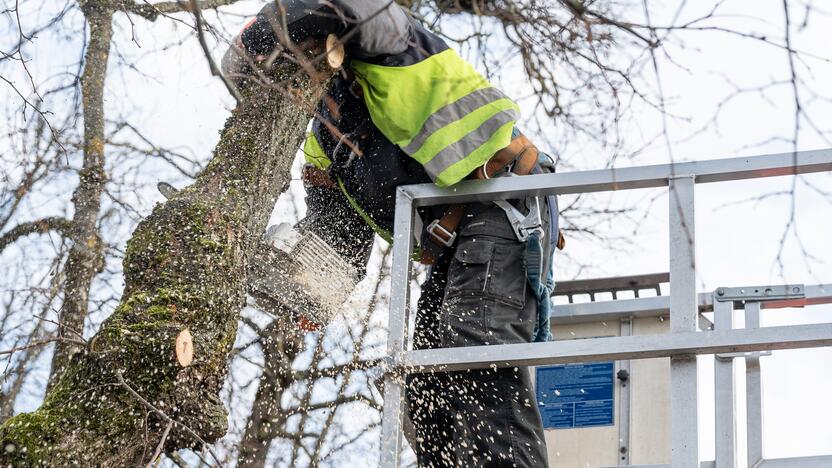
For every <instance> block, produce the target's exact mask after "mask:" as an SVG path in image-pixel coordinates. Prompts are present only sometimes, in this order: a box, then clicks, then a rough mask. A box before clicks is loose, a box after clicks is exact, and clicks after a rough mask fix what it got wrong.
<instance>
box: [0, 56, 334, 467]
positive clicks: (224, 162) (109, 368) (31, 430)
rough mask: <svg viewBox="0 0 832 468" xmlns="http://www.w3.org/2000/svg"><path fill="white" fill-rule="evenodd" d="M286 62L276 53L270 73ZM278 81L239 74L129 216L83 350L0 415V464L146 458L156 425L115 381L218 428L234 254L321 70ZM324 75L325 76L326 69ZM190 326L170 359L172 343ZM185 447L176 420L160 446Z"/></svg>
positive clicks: (272, 184)
mask: <svg viewBox="0 0 832 468" xmlns="http://www.w3.org/2000/svg"><path fill="white" fill-rule="evenodd" d="M295 71H296V67H295V66H292V65H288V64H283V65H281V66H280V69H279V70H278V71H276V72H274V76H279V77H281V78H285V77H287V76H289V74H292V73H294V72H295ZM301 75H303V74H298V77H296V78H295V79H293V80H292V85H291V86H290V87H289V88H285V87H284V88H283V90H282V91H278V90H276V89H275V88H270V87H259V86H254V85H252V86H249V88H248V89H246V90H244V96H245V97H246V99H245V100H244V101H243V103H242V104H241V105H240V106H238V108H237V109H236V110H235V111H234V112H233V114H232V115H231V117H230V118H229V119H228V121H227V122H226V125H225V127H224V128H223V130H222V132H221V138H220V142H219V144H218V146H217V147H216V149H215V152H214V157H213V159H212V160H211V162H210V163H209V165H208V166H207V168H206V169H205V170H204V171H203V172H202V173H201V174H200V175H199V176H198V177H197V179H196V181H195V183H194V184H193V185H191V186H189V187H187V188H186V189H184V190H182V191H180V192H178V193H177V194H176V196H175V197H173V198H172V199H171V200H169V201H168V202H166V203H164V204H161V205H157V206H156V208H155V209H154V210H153V212H152V213H151V214H150V215H149V216H148V217H147V218H146V219H144V220H143V221H142V222H141V223H139V225H138V226H137V228H136V230H135V231H134V233H133V236H132V238H131V239H130V241H129V242H128V244H127V249H126V256H125V259H124V276H125V289H124V292H123V296H122V299H121V302H120V305H119V306H118V307H117V308H116V310H115V312H114V313H113V314H112V316H110V317H109V318H108V319H107V320H106V321H105V322H104V323H103V324H102V326H101V329H100V330H99V331H98V333H97V334H96V335H95V336H94V337H93V338H92V339H91V340H90V342H89V345H88V347H87V349H86V350H84V352H82V353H77V354H75V355H74V356H73V357H72V358H71V360H70V362H68V363H67V366H66V368H65V372H64V373H63V375H62V376H61V379H60V380H59V381H58V382H57V383H56V384H55V385H54V386H53V387H52V388H50V390H49V392H48V393H47V395H46V398H45V400H44V402H43V404H42V406H41V407H40V408H39V409H38V410H37V411H35V412H33V413H28V414H20V415H17V416H15V417H13V418H11V419H9V420H7V421H6V422H5V423H4V424H3V425H2V426H0V465H2V466H7V465H19V466H38V465H50V466H52V465H61V464H64V463H66V462H68V461H70V460H71V461H74V462H76V463H78V464H79V465H81V466H101V465H111V466H131V465H136V464H141V463H147V461H148V460H147V459H148V458H149V457H150V456H151V454H152V453H153V452H154V449H155V447H156V446H157V445H158V444H159V441H160V439H161V437H162V433H163V431H164V429H165V427H166V425H167V423H166V422H165V420H164V419H163V418H162V417H160V416H159V415H158V414H156V413H155V412H154V411H152V410H149V409H148V407H147V405H145V404H144V403H142V402H140V401H138V399H137V398H135V397H134V396H132V395H131V393H130V391H129V390H128V389H127V388H125V387H124V385H122V384H121V383H119V377H118V376H119V375H120V376H122V377H123V379H124V382H126V384H127V385H129V387H131V388H132V389H134V390H135V391H136V392H138V394H139V395H141V396H142V397H143V398H144V399H145V400H147V402H149V403H150V404H152V405H154V406H155V407H156V408H157V409H159V410H161V411H162V412H164V413H165V414H166V415H168V416H170V417H171V418H173V419H174V420H176V421H177V422H178V423H180V424H181V425H186V426H188V427H189V428H190V429H192V430H193V431H194V432H195V433H196V434H197V435H199V436H200V437H201V438H202V439H204V440H205V441H207V442H209V443H210V442H212V441H214V440H216V439H218V438H219V437H221V436H223V435H224V434H225V432H226V427H227V421H226V411H225V408H224V407H223V405H222V402H221V401H220V398H219V392H220V388H221V386H222V384H223V381H224V379H225V376H226V372H227V369H226V367H227V358H228V354H229V351H230V350H231V346H232V344H233V342H234V339H235V335H236V331H237V319H238V316H239V312H240V310H241V309H242V307H243V305H244V304H245V299H246V271H247V263H248V258H249V256H250V255H251V254H252V250H253V248H254V247H255V246H256V245H257V240H258V238H259V237H260V235H261V233H262V232H263V230H264V229H265V227H266V223H267V221H268V218H269V215H270V213H271V211H272V209H273V207H274V203H275V201H276V199H277V196H278V195H279V194H280V192H282V191H283V190H284V189H285V187H286V186H287V185H288V181H289V169H290V167H291V163H292V161H293V159H294V156H295V153H296V149H297V148H298V147H299V146H300V143H301V141H302V138H303V135H304V129H305V127H306V124H307V122H308V118H309V114H308V110H309V109H312V108H313V107H314V104H315V103H316V102H317V100H318V99H319V97H320V96H321V94H322V92H323V90H324V88H325V86H326V81H327V79H320V77H319V78H318V79H316V80H311V79H310V78H309V77H305V76H301ZM328 76H329V75H328V74H326V78H328ZM186 329H187V330H189V332H190V335H191V337H192V345H193V361H192V362H191V364H190V365H189V366H187V367H182V365H181V364H180V363H179V361H178V360H177V357H176V351H175V343H176V338H177V336H179V335H180V333H181V332H182V331H183V330H186ZM196 445H198V442H197V440H196V439H195V438H194V437H193V436H192V435H190V434H188V433H187V432H186V431H184V430H181V427H180V426H178V425H177V426H176V427H175V428H174V430H173V431H172V432H171V435H170V437H169V438H168V439H167V442H166V445H165V449H166V450H174V449H178V448H184V447H194V446H196Z"/></svg>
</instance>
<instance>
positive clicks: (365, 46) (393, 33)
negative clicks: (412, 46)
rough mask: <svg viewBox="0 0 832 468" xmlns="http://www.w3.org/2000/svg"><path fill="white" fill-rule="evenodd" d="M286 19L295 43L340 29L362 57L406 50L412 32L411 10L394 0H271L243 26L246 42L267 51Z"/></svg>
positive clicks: (252, 49)
mask: <svg viewBox="0 0 832 468" xmlns="http://www.w3.org/2000/svg"><path fill="white" fill-rule="evenodd" d="M284 25H285V29H286V33H288V37H289V39H291V40H292V42H295V43H297V42H301V41H303V40H305V39H307V38H310V37H321V38H323V37H326V36H328V35H329V34H335V35H336V36H338V37H340V38H343V40H344V43H345V46H346V49H347V54H348V55H349V56H351V57H354V58H358V59H366V58H370V57H376V56H379V55H392V54H398V53H401V52H404V51H405V50H406V49H407V47H408V42H409V37H410V34H411V32H410V27H411V26H410V21H409V19H408V16H407V13H405V11H404V10H403V9H402V8H401V7H399V6H398V5H396V4H395V3H394V2H390V1H389V0H334V1H327V2H322V1H320V0H283V8H282V9H280V8H278V7H277V4H276V3H275V2H274V1H272V2H269V3H268V4H266V6H264V7H263V9H262V10H260V12H259V13H258V14H257V17H256V18H255V19H254V20H253V21H251V22H250V23H249V24H247V25H246V26H245V28H243V31H242V32H241V33H240V38H241V41H242V45H243V47H244V48H245V50H246V51H247V52H248V53H249V54H251V55H268V54H269V53H270V52H271V51H272V50H273V49H274V48H275V46H276V45H277V44H278V42H279V41H278V34H281V32H282V31H283V29H284Z"/></svg>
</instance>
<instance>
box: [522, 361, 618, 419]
mask: <svg viewBox="0 0 832 468" xmlns="http://www.w3.org/2000/svg"><path fill="white" fill-rule="evenodd" d="M613 369H614V364H613V363H612V362H597V363H591V364H566V365H562V366H546V367H538V368H537V370H536V386H537V404H538V407H539V408H540V417H541V418H543V427H544V428H547V429H549V428H554V429H569V428H573V427H596V426H612V425H613V421H614V419H613V408H614V405H613V398H614V391H615V388H614V387H613V383H614V376H613Z"/></svg>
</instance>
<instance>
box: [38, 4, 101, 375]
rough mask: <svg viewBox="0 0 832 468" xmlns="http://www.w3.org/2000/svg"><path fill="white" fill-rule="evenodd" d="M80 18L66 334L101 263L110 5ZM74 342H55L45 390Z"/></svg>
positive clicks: (63, 316) (79, 321) (82, 310)
mask: <svg viewBox="0 0 832 468" xmlns="http://www.w3.org/2000/svg"><path fill="white" fill-rule="evenodd" d="M81 5H82V6H81V10H82V11H83V12H84V18H85V19H86V20H87V23H88V24H89V27H90V42H89V44H88V45H87V50H86V52H85V53H84V72H83V75H82V76H81V95H82V107H83V113H84V164H83V167H82V168H81V171H80V173H79V181H78V187H77V188H76V189H75V192H74V193H73V194H72V201H73V203H74V205H75V214H74V215H73V217H72V224H71V229H70V231H69V234H70V238H71V239H72V248H71V249H70V251H69V256H68V257H67V261H66V285H65V287H64V300H63V305H62V306H61V311H60V315H59V320H60V328H59V330H58V333H60V334H61V335H64V336H67V335H71V334H72V333H71V332H70V333H67V331H69V330H72V331H76V332H78V333H83V332H84V319H85V318H86V317H87V307H88V304H89V294H90V286H91V285H92V280H93V278H94V277H95V275H97V274H98V273H99V272H100V271H101V268H103V266H104V253H103V251H102V246H101V236H100V235H99V232H98V224H97V223H98V213H99V211H101V193H102V192H103V191H104V185H105V184H106V183H107V175H106V173H105V172H104V82H105V80H106V77H107V61H108V59H109V57H110V39H111V38H112V35H113V6H112V5H110V2H109V1H108V0H87V1H86V2H82V3H81ZM78 351H79V349H78V346H77V345H75V344H71V343H70V342H60V341H59V342H58V343H57V344H56V345H55V354H54V355H53V357H52V372H51V373H50V375H49V382H48V385H47V391H48V390H49V389H50V388H51V387H53V386H54V385H55V383H56V382H57V381H58V379H59V377H60V375H61V373H62V372H63V369H64V367H66V365H67V363H68V362H69V358H70V356H71V355H72V354H74V353H76V352H78Z"/></svg>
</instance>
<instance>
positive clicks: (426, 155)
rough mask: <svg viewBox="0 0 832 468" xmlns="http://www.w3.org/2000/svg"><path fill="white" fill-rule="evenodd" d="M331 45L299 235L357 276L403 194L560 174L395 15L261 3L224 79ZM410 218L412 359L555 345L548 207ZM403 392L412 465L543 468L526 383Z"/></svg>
mask: <svg viewBox="0 0 832 468" xmlns="http://www.w3.org/2000/svg"><path fill="white" fill-rule="evenodd" d="M331 34H334V35H335V36H337V37H338V38H339V39H340V40H341V41H342V42H343V44H344V46H345V50H346V57H347V60H346V62H345V66H344V69H343V71H342V73H340V74H339V75H338V76H336V77H335V78H334V79H333V80H332V82H331V83H330V84H329V88H328V90H327V91H326V94H325V97H324V98H323V99H322V100H321V102H320V103H319V105H318V106H317V116H316V118H315V119H314V120H313V122H312V125H311V132H310V133H309V135H308V137H307V140H306V142H305V143H304V145H303V151H304V153H305V155H306V159H307V162H308V164H307V165H306V166H305V167H304V170H303V180H304V185H305V188H306V190H307V194H308V195H307V205H308V210H309V213H308V214H307V217H306V218H305V219H304V220H303V221H302V222H301V223H300V228H301V229H309V230H311V231H312V232H314V233H315V234H317V235H318V236H319V237H322V238H323V239H324V240H326V241H327V242H329V243H330V244H332V245H333V247H335V248H336V249H337V250H338V251H339V253H341V254H342V255H343V256H344V257H345V258H347V259H349V260H350V261H352V262H353V263H354V264H356V266H359V265H360V266H363V264H364V263H365V262H366V259H367V255H368V252H369V250H370V247H371V246H372V242H373V232H375V233H377V234H379V235H380V236H381V237H383V238H385V239H387V240H388V241H391V236H390V231H391V230H392V225H393V215H394V206H395V191H396V187H398V186H399V185H403V184H417V183H431V182H432V183H435V184H436V185H438V186H441V187H447V186H451V185H453V184H456V183H458V182H460V181H462V180H464V179H487V178H493V177H506V176H512V175H525V174H529V173H542V172H549V171H553V170H554V167H553V163H552V162H551V160H550V159H549V158H548V156H546V155H545V154H543V153H542V152H539V151H538V150H537V148H536V147H535V146H534V145H533V144H532V143H531V141H530V140H529V139H528V138H527V137H526V136H524V135H522V134H520V132H519V131H518V130H517V129H516V122H517V120H518V118H519V109H518V106H517V105H516V104H515V103H514V102H513V101H512V100H511V99H509V98H508V97H506V95H505V94H503V93H502V92H501V91H500V90H498V89H497V88H495V87H493V86H492V85H491V84H490V83H489V82H488V81H487V80H486V79H485V78H484V77H483V76H482V75H481V74H480V73H478V72H477V71H476V70H475V69H474V67H473V66H472V65H470V64H469V63H467V62H466V61H465V60H463V59H462V58H461V57H460V56H459V55H458V54H457V53H456V52H455V51H454V50H453V49H450V48H449V47H448V45H446V44H445V43H444V42H443V41H442V40H441V39H440V38H439V37H438V36H436V35H435V34H433V33H431V32H430V31H428V30H427V29H425V28H424V27H423V26H422V25H421V24H420V23H419V22H418V21H417V20H415V19H414V18H412V17H410V16H409V15H408V13H407V12H406V11H405V10H403V9H402V8H400V7H399V6H398V5H397V4H396V3H395V2H391V1H389V0H327V1H323V0H320V1H319V0H283V1H282V2H281V3H280V4H279V5H276V4H274V3H269V4H267V5H266V6H265V7H264V8H263V9H262V10H261V11H260V13H259V14H258V15H257V17H256V18H255V19H254V20H252V21H251V22H250V23H249V24H248V25H247V26H246V27H245V28H244V29H243V31H242V32H241V33H240V35H239V36H238V37H237V38H235V40H234V45H232V48H231V49H230V50H229V52H228V53H226V56H225V57H224V59H223V68H224V70H225V72H226V74H227V75H228V76H230V77H232V78H234V79H244V77H245V75H246V74H247V73H249V72H250V67H251V64H252V63H253V62H256V61H257V60H261V59H263V58H264V57H268V56H269V55H270V54H271V53H272V52H273V51H274V50H275V48H276V47H278V46H279V45H280V44H283V45H286V44H285V42H286V41H292V42H294V43H301V42H303V41H305V40H307V39H309V38H316V39H321V40H323V39H324V38H326V37H328V36H329V35H331ZM288 50H291V48H290V49H288ZM419 216H420V218H421V220H422V221H423V225H424V226H425V227H424V229H423V230H422V233H421V243H420V244H421V246H420V249H421V251H420V254H419V256H420V259H421V261H422V262H423V263H426V264H429V265H431V266H430V268H429V274H428V279H427V281H426V283H425V284H424V285H422V294H421V297H420V299H419V305H418V310H417V315H416V326H415V333H414V347H415V348H416V349H426V348H437V347H458V346H474V345H491V344H506V343H527V342H531V341H545V340H548V339H550V334H549V324H548V307H549V300H548V296H549V293H550V292H551V288H552V275H551V271H552V268H551V264H552V261H551V259H552V252H553V248H554V245H555V243H556V242H557V241H558V240H559V239H560V238H559V235H558V232H559V231H558V229H557V207H556V204H555V200H554V197H530V198H528V199H523V200H511V201H506V202H499V203H497V202H495V203H470V204H466V205H451V206H440V207H428V208H424V209H420V210H419ZM553 233H554V235H553ZM406 393H407V402H408V407H409V414H410V419H411V421H412V423H413V425H414V427H415V431H416V439H415V444H414V446H413V449H414V450H415V452H416V457H417V461H418V464H419V466H425V467H427V466H436V467H438V466H521V467H545V466H547V457H546V446H545V440H544V436H543V428H542V423H541V419H540V414H539V412H538V409H537V403H536V399H535V394H534V392H533V391H532V385H531V381H530V375H529V372H528V369H527V368H523V367H516V368H505V369H486V370H477V371H469V372H451V373H430V374H421V375H412V376H410V378H409V379H408V382H407V392H406Z"/></svg>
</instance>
